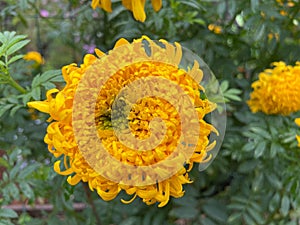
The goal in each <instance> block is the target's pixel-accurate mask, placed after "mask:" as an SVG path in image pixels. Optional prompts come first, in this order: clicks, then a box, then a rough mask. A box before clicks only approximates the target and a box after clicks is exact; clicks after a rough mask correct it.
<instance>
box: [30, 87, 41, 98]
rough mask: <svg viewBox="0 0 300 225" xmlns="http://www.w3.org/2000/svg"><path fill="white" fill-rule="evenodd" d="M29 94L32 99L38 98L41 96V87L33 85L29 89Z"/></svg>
mask: <svg viewBox="0 0 300 225" xmlns="http://www.w3.org/2000/svg"><path fill="white" fill-rule="evenodd" d="M31 96H32V98H33V99H34V100H36V101H37V100H40V98H41V89H40V87H35V88H33V89H32V90H31Z"/></svg>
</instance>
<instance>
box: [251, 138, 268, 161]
mask: <svg viewBox="0 0 300 225" xmlns="http://www.w3.org/2000/svg"><path fill="white" fill-rule="evenodd" d="M266 145H267V143H266V142H265V141H261V142H259V143H258V144H257V146H256V148H255V150H254V157H255V158H259V157H261V156H262V155H263V154H264V153H265V151H266Z"/></svg>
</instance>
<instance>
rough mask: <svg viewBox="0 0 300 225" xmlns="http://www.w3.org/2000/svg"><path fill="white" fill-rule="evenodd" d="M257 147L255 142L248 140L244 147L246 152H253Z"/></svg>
mask: <svg viewBox="0 0 300 225" xmlns="http://www.w3.org/2000/svg"><path fill="white" fill-rule="evenodd" d="M254 148H255V144H254V143H253V142H248V143H247V144H245V145H244V146H243V148H242V150H243V151H245V152H251V151H253V149H254Z"/></svg>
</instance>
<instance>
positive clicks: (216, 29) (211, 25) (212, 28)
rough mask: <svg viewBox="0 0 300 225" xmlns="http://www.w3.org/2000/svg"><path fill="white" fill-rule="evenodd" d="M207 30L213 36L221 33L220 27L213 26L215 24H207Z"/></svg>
mask: <svg viewBox="0 0 300 225" xmlns="http://www.w3.org/2000/svg"><path fill="white" fill-rule="evenodd" d="M208 29H209V30H210V31H212V32H214V33H215V34H221V33H222V27H220V26H218V25H215V24H209V25H208Z"/></svg>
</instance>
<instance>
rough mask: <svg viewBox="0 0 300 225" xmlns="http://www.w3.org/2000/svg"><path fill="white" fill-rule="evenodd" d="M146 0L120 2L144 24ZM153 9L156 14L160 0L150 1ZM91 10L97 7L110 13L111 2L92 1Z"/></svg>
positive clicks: (105, 0)
mask: <svg viewBox="0 0 300 225" xmlns="http://www.w3.org/2000/svg"><path fill="white" fill-rule="evenodd" d="M145 3H146V0H122V4H123V5H124V7H125V8H126V9H128V10H130V11H132V12H133V16H134V18H135V19H136V20H139V21H141V22H144V21H145V20H146V13H145ZM151 3H152V6H153V9H154V10H155V11H156V12H157V11H159V10H160V8H161V6H162V0H151ZM91 5H92V8H93V9H96V8H97V7H99V8H102V9H104V10H105V11H106V12H112V8H111V0H92V4H91Z"/></svg>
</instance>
